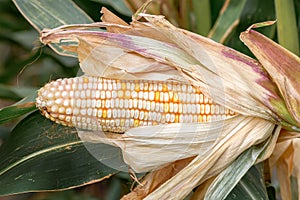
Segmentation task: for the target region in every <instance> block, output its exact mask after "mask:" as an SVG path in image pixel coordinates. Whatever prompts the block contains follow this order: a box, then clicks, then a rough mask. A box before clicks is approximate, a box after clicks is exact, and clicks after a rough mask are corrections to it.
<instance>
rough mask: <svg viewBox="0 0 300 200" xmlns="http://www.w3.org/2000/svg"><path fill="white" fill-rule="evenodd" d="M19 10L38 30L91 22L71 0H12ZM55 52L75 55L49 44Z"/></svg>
mask: <svg viewBox="0 0 300 200" xmlns="http://www.w3.org/2000/svg"><path fill="white" fill-rule="evenodd" d="M13 2H14V4H15V5H16V6H17V8H18V9H19V11H20V12H21V13H22V14H23V16H24V17H25V18H26V19H27V20H28V22H29V23H30V24H31V25H32V26H33V27H34V28H35V29H36V30H37V31H38V32H41V31H42V30H43V29H45V28H55V27H57V26H61V25H66V24H78V23H92V22H93V20H92V19H91V18H90V17H89V16H88V15H87V14H86V13H85V12H84V11H82V10H81V9H80V8H79V7H78V6H77V5H76V4H75V3H73V1H72V0H58V1H56V3H53V1H51V0H45V1H38V0H13ZM50 46H51V47H52V48H53V50H54V51H56V52H57V53H60V54H63V55H68V56H76V54H73V53H71V52H68V51H64V50H63V49H61V48H60V47H59V46H58V45H55V44H53V45H50Z"/></svg>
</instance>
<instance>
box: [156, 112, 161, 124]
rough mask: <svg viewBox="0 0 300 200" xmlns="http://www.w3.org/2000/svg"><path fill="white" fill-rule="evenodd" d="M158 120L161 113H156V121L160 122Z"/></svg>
mask: <svg viewBox="0 0 300 200" xmlns="http://www.w3.org/2000/svg"><path fill="white" fill-rule="evenodd" d="M160 120H161V113H157V116H156V121H157V122H160Z"/></svg>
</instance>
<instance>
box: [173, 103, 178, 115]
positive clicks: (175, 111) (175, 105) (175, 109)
mask: <svg viewBox="0 0 300 200" xmlns="http://www.w3.org/2000/svg"><path fill="white" fill-rule="evenodd" d="M177 112H178V104H177V103H174V113H177Z"/></svg>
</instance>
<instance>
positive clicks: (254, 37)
mask: <svg viewBox="0 0 300 200" xmlns="http://www.w3.org/2000/svg"><path fill="white" fill-rule="evenodd" d="M240 38H241V40H242V41H243V42H244V43H245V44H246V45H247V46H248V48H249V49H250V50H251V51H252V52H253V54H254V55H255V56H256V57H257V59H258V60H259V61H260V62H261V63H262V65H263V66H264V68H265V69H266V70H267V71H268V73H269V74H270V75H271V77H272V80H273V81H274V82H275V83H276V85H277V87H278V88H279V90H280V93H281V95H282V96H283V98H284V100H285V104H286V105H287V108H288V112H287V111H286V110H283V109H281V108H280V107H277V105H274V106H273V107H274V108H273V110H274V111H275V112H276V113H278V115H281V117H282V118H285V119H286V120H287V121H288V122H289V123H291V124H293V125H295V126H300V110H299V108H300V92H299V91H300V86H299V83H300V79H299V77H300V67H299V66H300V58H299V57H298V56H296V55H295V54H293V53H292V52H290V51H288V50H287V49H285V48H283V47H282V46H280V45H279V44H277V43H275V42H274V41H272V40H271V39H269V38H267V37H265V36H264V35H262V34H260V33H258V32H257V31H254V30H251V29H249V30H247V31H245V32H243V33H241V35H240ZM290 115H291V116H292V117H293V118H291V116H290ZM295 121H296V122H295ZM295 128H296V127H295ZM298 130H300V129H299V128H298Z"/></svg>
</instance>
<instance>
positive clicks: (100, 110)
mask: <svg viewBox="0 0 300 200" xmlns="http://www.w3.org/2000/svg"><path fill="white" fill-rule="evenodd" d="M98 117H99V118H101V117H102V109H99V110H98Z"/></svg>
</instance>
